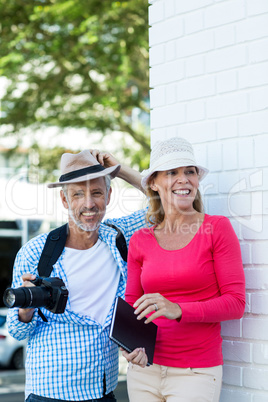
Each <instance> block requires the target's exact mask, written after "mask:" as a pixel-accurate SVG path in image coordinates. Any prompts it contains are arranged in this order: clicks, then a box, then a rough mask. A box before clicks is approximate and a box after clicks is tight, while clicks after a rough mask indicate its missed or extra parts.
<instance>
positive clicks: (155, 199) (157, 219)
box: [146, 172, 204, 225]
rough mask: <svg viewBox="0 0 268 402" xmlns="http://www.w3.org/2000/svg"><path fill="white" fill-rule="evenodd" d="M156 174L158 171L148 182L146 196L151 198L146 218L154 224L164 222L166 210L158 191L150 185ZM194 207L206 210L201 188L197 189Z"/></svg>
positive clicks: (201, 210) (202, 210) (199, 210)
mask: <svg viewBox="0 0 268 402" xmlns="http://www.w3.org/2000/svg"><path fill="white" fill-rule="evenodd" d="M156 176H157V172H154V173H153V174H152V175H151V177H150V178H149V180H148V182H147V187H146V196H147V198H148V200H149V207H148V211H147V214H146V219H147V221H148V223H149V224H152V225H159V224H160V223H161V222H163V220H164V217H165V212H164V209H163V205H162V202H161V198H160V196H159V194H158V192H157V191H154V190H152V189H151V187H150V184H151V182H152V180H153V179H154V178H155V177H156ZM193 208H194V209H195V210H196V211H197V212H204V206H203V201H202V196H201V193H200V191H199V189H197V193H196V197H195V199H194V202H193Z"/></svg>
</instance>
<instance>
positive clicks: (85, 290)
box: [8, 138, 245, 402]
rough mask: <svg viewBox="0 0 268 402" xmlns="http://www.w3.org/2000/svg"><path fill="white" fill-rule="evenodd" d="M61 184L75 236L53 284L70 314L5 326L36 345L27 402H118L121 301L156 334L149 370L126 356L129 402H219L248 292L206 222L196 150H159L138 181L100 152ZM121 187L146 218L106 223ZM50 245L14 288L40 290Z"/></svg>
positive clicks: (221, 228) (219, 236)
mask: <svg viewBox="0 0 268 402" xmlns="http://www.w3.org/2000/svg"><path fill="white" fill-rule="evenodd" d="M61 173H62V175H61V177H60V179H59V182H57V183H52V184H49V185H48V186H49V187H61V192H60V196H61V200H62V203H63V206H64V207H65V208H66V209H67V210H68V235H67V240H66V244H65V248H64V249H63V252H62V254H61V255H60V257H59V258H58V260H57V262H56V263H55V264H54V267H53V271H52V273H51V276H53V277H59V278H61V279H62V280H63V281H64V283H65V284H66V286H67V289H68V291H69V298H68V301H67V305H66V310H65V312H64V314H53V313H52V312H50V311H48V310H46V309H43V308H42V309H41V310H42V313H43V315H44V316H45V317H46V321H44V320H43V319H42V318H41V317H40V315H39V314H38V311H37V309H22V308H13V309H10V310H9V314H8V328H9V332H10V333H11V335H13V336H14V337H15V338H17V339H25V338H28V346H27V358H26V390H25V397H26V401H28V402H36V401H43V402H45V401H51V402H53V401H54V402H59V401H84V402H85V401H91V402H92V401H104V402H105V401H106V402H107V401H116V399H115V396H114V394H113V391H114V390H115V388H116V385H117V377H118V347H117V346H116V345H115V344H114V343H113V342H112V341H111V340H110V339H109V336H108V334H109V329H110V323H111V317H112V311H113V306H114V301H115V298H116V297H117V296H121V297H125V298H126V300H127V302H129V303H130V304H132V305H134V307H135V314H136V315H137V319H141V318H142V317H144V316H146V317H147V322H150V321H152V320H153V321H154V322H155V323H156V324H157V325H158V335H157V341H156V349H155V357H154V364H153V365H152V366H149V367H148V366H146V363H147V356H146V351H144V349H143V345H140V346H141V347H140V348H139V349H136V350H134V351H133V352H132V353H127V352H126V351H123V355H124V356H125V357H126V359H127V360H128V361H129V366H128V374H127V379H128V393H129V399H130V401H131V402H143V401H146V402H154V401H167V402H173V401H174V402H175V401H182V402H191V401H193V402H195V401H196V402H198V401H204V402H217V401H219V395H220V389H221V377H222V364H223V360H222V352H221V336H220V322H221V321H224V320H230V319H236V318H240V317H241V316H242V315H243V312H244V306H245V280H244V274H243V267H242V261H241V253H240V247H239V242H238V239H237V237H236V235H235V233H234V231H233V229H232V227H231V224H230V222H229V220H228V219H227V218H225V217H222V216H210V215H207V214H204V213H203V209H202V200H201V196H200V192H199V190H198V187H199V182H200V180H202V178H203V177H204V176H205V175H206V173H207V170H206V169H205V168H203V167H202V166H199V165H198V164H197V163H196V161H195V158H194V154H193V149H192V146H191V144H189V143H188V141H186V140H185V139H182V138H171V139H169V140H167V141H163V142H158V143H156V145H155V147H153V149H152V153H151V160H150V167H149V169H148V170H147V171H144V172H143V173H142V176H141V175H140V174H139V173H138V172H136V171H134V170H133V169H130V168H129V167H127V166H124V165H120V164H119V163H118V161H117V160H116V159H115V158H114V157H113V156H112V155H111V154H109V153H105V152H99V151H98V150H91V152H90V151H83V152H80V153H78V154H71V153H66V154H63V155H62V158H61ZM116 176H117V177H120V178H121V179H123V180H125V181H127V182H128V183H130V184H132V185H133V186H135V187H137V188H140V189H143V191H144V192H145V193H146V195H147V197H148V202H149V206H148V209H147V210H141V211H137V212H135V213H133V214H132V215H129V216H125V217H122V218H120V219H109V220H106V221H103V218H104V215H105V210H106V206H107V205H108V204H109V201H110V197H111V191H112V190H111V187H110V181H111V179H113V178H114V177H116ZM105 223H110V224H113V225H115V226H116V227H118V228H119V229H120V231H121V232H122V233H123V235H124V238H125V240H126V242H127V244H128V245H129V250H128V262H127V263H126V262H125V261H124V260H123V259H122V256H121V254H120V251H119V249H118V247H117V246H116V236H117V231H116V230H115V229H114V228H112V227H111V226H108V225H106V224H105ZM204 227H206V228H208V229H209V230H201V229H202V228H204ZM193 228H194V230H193ZM187 229H188V230H187ZM46 238H47V234H42V235H39V236H37V237H36V238H34V239H32V240H30V241H29V242H28V243H27V244H25V245H24V246H23V247H22V248H21V250H20V251H19V252H18V255H17V257H16V260H15V264H14V272H13V283H12V286H13V287H16V288H17V287H19V286H33V284H32V283H31V282H30V281H31V280H33V279H34V278H35V277H36V275H37V266H38V262H39V259H40V256H41V253H42V250H43V248H44V244H45V241H46ZM127 270H128V275H127Z"/></svg>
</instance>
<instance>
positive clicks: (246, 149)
mask: <svg viewBox="0 0 268 402" xmlns="http://www.w3.org/2000/svg"><path fill="white" fill-rule="evenodd" d="M149 3H150V7H149V24H150V28H149V45H150V67H151V69H150V86H151V88H152V89H151V91H150V105H151V130H152V134H151V142H152V144H153V143H154V142H155V141H157V140H161V139H163V138H169V137H172V136H182V137H185V138H186V139H188V140H189V141H190V142H191V143H192V144H193V146H194V149H195V153H196V157H197V159H198V160H199V162H200V163H201V164H204V165H205V166H207V167H208V168H209V169H210V174H209V176H208V177H207V178H206V179H205V180H204V184H203V185H202V191H203V196H204V200H205V208H206V212H207V213H209V214H218V215H225V216H227V217H229V218H230V220H231V222H232V224H233V227H234V229H235V231H236V233H237V235H238V237H239V239H240V243H241V249H242V256H243V263H244V269H245V275H246V286H247V307H246V313H245V315H244V317H243V318H242V319H241V320H237V321H231V322H226V323H223V324H222V336H223V353H224V361H225V364H224V377H223V390H222V393H221V402H267V401H268V110H267V109H268V1H267V0H222V1H220V0H218V1H217V0H214V1H213V0H186V1H182V0H154V1H153V0H151V1H149Z"/></svg>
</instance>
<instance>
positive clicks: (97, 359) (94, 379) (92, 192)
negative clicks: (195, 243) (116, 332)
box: [7, 150, 145, 402]
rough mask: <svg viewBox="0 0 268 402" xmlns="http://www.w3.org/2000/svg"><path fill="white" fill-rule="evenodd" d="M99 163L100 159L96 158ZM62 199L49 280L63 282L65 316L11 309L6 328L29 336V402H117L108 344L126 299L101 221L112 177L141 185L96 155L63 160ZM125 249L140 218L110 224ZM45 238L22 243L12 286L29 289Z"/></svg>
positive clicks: (109, 232)
mask: <svg viewBox="0 0 268 402" xmlns="http://www.w3.org/2000/svg"><path fill="white" fill-rule="evenodd" d="M96 158H97V159H96ZM61 173H62V175H61V177H60V180H59V182H57V183H51V184H49V185H48V187H50V188H51V187H58V186H61V187H62V189H61V192H60V196H61V200H62V203H63V206H64V207H65V208H66V209H67V210H68V224H69V228H68V235H67V240H66V244H65V248H64V250H63V252H62V254H61V255H60V257H59V258H58V260H57V262H56V263H55V264H54V266H53V271H52V273H51V277H59V278H61V279H62V280H63V282H64V283H65V285H66V287H67V289H68V291H69V297H68V301H67V305H66V309H65V312H64V313H63V314H53V313H52V312H50V311H48V310H46V309H44V308H41V312H42V313H43V314H44V316H45V318H46V319H47V322H45V321H44V320H42V318H41V317H40V315H39V314H38V311H37V309H30V308H28V309H22V308H14V309H10V310H9V314H8V320H7V321H8V329H9V332H10V334H11V335H12V336H14V337H15V338H16V339H25V338H27V337H28V338H29V342H28V346H27V357H26V389H25V398H26V401H27V402H36V401H44V402H45V401H51V402H52V401H54V402H55V401H105V402H106V401H107V402H108V401H110V402H111V401H116V399H115V397H114V395H113V391H114V389H115V388H116V385H117V377H118V347H117V346H116V345H115V344H114V343H113V342H111V341H110V339H109V336H108V334H109V329H110V323H111V317H112V311H113V306H114V301H115V298H116V296H121V297H122V296H123V295H124V291H125V283H126V274H127V273H126V262H125V261H123V259H122V257H121V255H120V252H119V250H118V248H117V247H116V243H115V240H116V235H117V232H116V230H115V229H113V228H111V227H110V226H107V225H105V224H104V223H102V219H103V217H104V215H105V210H106V206H107V205H108V204H109V202H110V196H111V191H112V190H111V188H110V178H114V177H115V176H118V177H120V178H122V179H124V180H126V181H128V182H129V183H131V184H133V185H134V186H136V187H138V188H140V175H139V173H138V172H135V171H133V170H132V169H130V168H128V167H126V166H120V165H119V164H118V163H117V161H116V159H115V158H113V157H112V156H111V155H110V154H108V153H101V152H99V151H97V150H94V151H91V152H90V151H83V152H80V153H78V154H71V153H66V154H63V155H62V158H61ZM109 221H110V223H112V224H114V225H116V226H117V227H118V228H119V229H120V230H121V231H122V233H123V234H124V237H125V239H126V242H127V244H128V242H129V240H130V237H131V235H132V234H133V233H134V231H135V230H137V229H139V228H141V227H142V226H144V222H145V213H144V211H138V212H136V213H134V214H132V215H130V216H127V217H122V218H120V219H113V220H109ZM46 238H47V234H42V235H39V236H37V237H35V238H34V239H32V240H30V241H29V242H28V243H27V244H25V245H24V246H23V247H22V248H21V249H20V251H19V252H18V255H17V257H16V260H15V264H14V272H13V283H12V287H15V288H17V287H20V286H33V284H32V283H31V282H30V281H31V280H33V279H34V278H35V277H36V275H37V274H38V273H37V266H38V262H39V259H40V256H41V253H42V250H43V248H44V244H45V241H46Z"/></svg>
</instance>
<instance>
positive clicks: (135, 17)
mask: <svg viewBox="0 0 268 402" xmlns="http://www.w3.org/2000/svg"><path fill="white" fill-rule="evenodd" d="M0 4H1V20H2V23H1V46H0V75H1V76H5V77H7V78H8V83H9V85H8V87H7V91H6V94H5V95H4V96H3V98H2V118H1V120H2V126H3V125H4V127H5V133H6V134H8V135H11V134H16V135H18V134H20V133H22V132H24V129H25V128H30V129H31V130H33V131H36V130H38V129H40V128H42V129H43V128H44V127H49V126H56V127H59V128H60V129H62V130H64V129H66V128H70V127H73V128H78V129H79V128H83V129H87V130H88V133H89V134H90V133H91V132H92V131H100V132H101V133H103V135H107V134H109V133H110V132H111V131H114V130H116V131H121V132H123V133H126V135H129V136H131V137H132V138H133V139H134V140H135V142H136V143H137V144H139V147H137V149H136V152H134V151H133V152H132V159H133V160H135V162H138V163H140V166H141V164H142V162H141V161H142V158H141V156H140V155H142V154H143V155H144V154H148V153H149V151H150V147H149V133H148V125H147V127H146V124H142V119H141V120H139V124H135V125H133V119H132V116H133V111H135V112H137V113H138V114H139V115H140V116H141V117H143V118H144V117H145V118H147V119H148V116H149V109H148V89H149V84H148V74H149V67H148V21H147V14H148V2H147V0H128V1H112V0H101V1H100V0H27V1H25V0H0ZM141 150H143V152H141ZM125 151H126V154H127V153H129V150H128V149H125ZM141 167H142V166H141Z"/></svg>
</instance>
